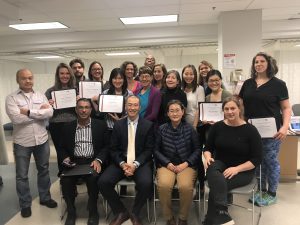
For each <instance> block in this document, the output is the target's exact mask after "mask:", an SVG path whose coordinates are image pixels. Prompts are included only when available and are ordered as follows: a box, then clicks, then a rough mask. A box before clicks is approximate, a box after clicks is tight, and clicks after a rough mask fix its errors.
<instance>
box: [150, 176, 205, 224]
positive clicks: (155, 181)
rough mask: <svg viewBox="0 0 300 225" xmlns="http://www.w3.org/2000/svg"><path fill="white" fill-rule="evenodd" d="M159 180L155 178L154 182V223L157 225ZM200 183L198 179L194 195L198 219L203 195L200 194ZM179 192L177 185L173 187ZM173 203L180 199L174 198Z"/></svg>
mask: <svg viewBox="0 0 300 225" xmlns="http://www.w3.org/2000/svg"><path fill="white" fill-rule="evenodd" d="M156 186H157V180H156V178H154V182H153V217H154V221H153V223H154V224H156V220H157V213H156V202H159V198H158V196H157V188H156ZM200 189H201V188H200V183H199V181H198V179H196V182H195V187H194V191H195V192H194V193H196V194H195V196H194V199H193V202H195V203H198V206H197V207H198V217H199V218H201V217H200V215H201V204H200V203H201V193H200ZM174 190H175V191H177V190H178V186H177V184H176V183H175V185H174V187H173V191H174ZM172 201H179V198H177V197H175V198H172Z"/></svg>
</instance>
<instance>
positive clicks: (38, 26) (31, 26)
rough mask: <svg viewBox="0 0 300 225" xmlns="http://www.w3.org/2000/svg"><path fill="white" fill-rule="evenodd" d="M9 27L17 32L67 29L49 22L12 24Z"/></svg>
mask: <svg viewBox="0 0 300 225" xmlns="http://www.w3.org/2000/svg"><path fill="white" fill-rule="evenodd" d="M9 27H11V28H14V29H17V30H47V29H61V28H68V27H67V26H65V25H63V24H61V23H59V22H50V23H23V24H13V25H9Z"/></svg>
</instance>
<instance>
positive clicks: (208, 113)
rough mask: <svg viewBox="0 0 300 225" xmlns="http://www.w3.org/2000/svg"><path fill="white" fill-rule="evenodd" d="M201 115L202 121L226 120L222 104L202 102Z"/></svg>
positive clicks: (200, 106) (200, 105)
mask: <svg viewBox="0 0 300 225" xmlns="http://www.w3.org/2000/svg"><path fill="white" fill-rule="evenodd" d="M199 115H200V118H199V119H200V120H201V121H210V122H217V121H220V120H223V119H224V113H223V110H222V103H220V102H202V103H200V104H199Z"/></svg>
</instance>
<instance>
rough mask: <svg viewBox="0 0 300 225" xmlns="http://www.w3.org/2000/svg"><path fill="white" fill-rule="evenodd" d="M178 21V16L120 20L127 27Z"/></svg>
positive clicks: (125, 18)
mask: <svg viewBox="0 0 300 225" xmlns="http://www.w3.org/2000/svg"><path fill="white" fill-rule="evenodd" d="M177 19H178V15H164V16H143V17H123V18H120V20H121V21H122V22H123V23H124V24H126V25H131V24H145V23H167V22H177Z"/></svg>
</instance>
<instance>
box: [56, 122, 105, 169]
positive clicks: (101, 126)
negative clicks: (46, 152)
mask: <svg viewBox="0 0 300 225" xmlns="http://www.w3.org/2000/svg"><path fill="white" fill-rule="evenodd" d="M76 127H77V120H75V121H72V122H69V123H66V124H65V125H64V127H63V130H62V138H61V139H62V140H61V143H60V149H59V151H58V154H60V156H59V159H61V160H64V159H65V158H67V157H70V158H71V159H72V158H74V148H75V133H76ZM91 128H92V143H93V148H94V157H93V158H98V159H100V160H101V161H102V163H103V164H105V163H107V154H108V145H109V140H108V130H107V126H106V123H105V122H104V121H100V120H96V119H95V120H94V119H92V120H91ZM61 163H62V162H60V164H61Z"/></svg>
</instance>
